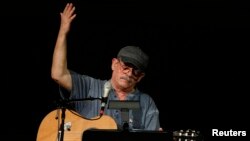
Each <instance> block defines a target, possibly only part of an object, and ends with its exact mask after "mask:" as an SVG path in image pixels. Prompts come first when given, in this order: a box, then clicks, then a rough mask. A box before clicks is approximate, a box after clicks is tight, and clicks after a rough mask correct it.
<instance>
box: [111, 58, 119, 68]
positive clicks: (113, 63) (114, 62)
mask: <svg viewBox="0 0 250 141" xmlns="http://www.w3.org/2000/svg"><path fill="white" fill-rule="evenodd" d="M117 65H118V60H117V58H113V59H112V64H111V69H112V70H114V69H115V68H116V67H117Z"/></svg>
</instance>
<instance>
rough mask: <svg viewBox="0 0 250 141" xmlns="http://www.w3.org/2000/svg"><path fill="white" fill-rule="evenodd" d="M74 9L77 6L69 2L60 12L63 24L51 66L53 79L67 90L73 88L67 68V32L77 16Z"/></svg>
mask: <svg viewBox="0 0 250 141" xmlns="http://www.w3.org/2000/svg"><path fill="white" fill-rule="evenodd" d="M74 11H75V7H74V6H73V4H72V3H68V4H67V5H66V6H65V8H64V10H63V12H61V13H60V16H61V25H60V29H59V33H58V36H57V40H56V44H55V48H54V54H53V60H52V67H51V77H52V79H53V80H55V82H57V83H58V84H59V85H61V86H62V87H64V88H65V89H67V90H71V88H72V81H71V76H70V72H69V70H68V68H67V34H68V32H69V31H70V25H71V22H72V20H73V19H74V18H75V17H76V14H74Z"/></svg>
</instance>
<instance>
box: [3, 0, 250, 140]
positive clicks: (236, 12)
mask: <svg viewBox="0 0 250 141" xmlns="http://www.w3.org/2000/svg"><path fill="white" fill-rule="evenodd" d="M66 2H68V1H66V0H51V1H49V2H47V3H46V2H44V3H43V4H42V6H41V5H39V4H33V3H31V5H32V6H28V5H27V6H26V3H25V4H24V6H20V5H23V3H21V2H20V5H19V4H13V3H8V4H6V5H5V6H6V7H9V8H8V10H7V9H6V10H3V13H4V14H2V16H1V19H2V22H1V28H2V29H1V34H2V36H1V42H2V43H3V44H2V47H1V50H2V57H1V60H2V62H3V64H4V65H2V67H1V68H2V70H4V73H3V74H2V77H3V78H4V79H2V80H4V81H2V84H3V83H4V88H2V89H3V92H2V98H1V99H2V101H1V109H2V112H1V113H2V115H3V116H1V122H2V123H3V126H4V127H2V128H1V131H2V130H3V131H4V132H1V133H0V134H2V135H4V136H7V137H8V138H10V139H9V140H13V139H14V140H16V139H22V140H35V138H36V134H37V130H38V127H39V124H40V122H41V121H42V119H43V118H44V117H45V116H46V115H47V114H48V113H49V112H50V111H52V110H54V109H55V108H56V104H55V101H57V100H59V99H60V97H59V92H58V85H57V84H55V83H54V82H53V81H52V80H51V78H50V67H51V61H52V54H53V49H54V45H55V41H56V36H57V32H58V29H59V24H60V15H59V13H60V12H61V11H62V10H63V8H64V6H65V4H66ZM71 2H74V4H75V6H76V13H77V17H76V19H75V20H74V21H73V23H72V28H71V31H70V34H69V38H68V39H69V41H68V66H69V68H70V69H72V70H74V71H76V72H79V73H82V74H88V75H91V76H94V77H96V78H100V79H109V78H110V75H111V69H110V65H111V59H112V58H113V57H115V56H116V53H117V52H118V50H119V48H121V47H123V46H126V45H138V46H141V47H142V48H143V49H144V50H145V51H146V52H147V53H148V54H149V56H150V64H149V69H148V72H147V74H146V77H145V79H143V80H142V83H141V84H140V85H139V86H138V87H139V88H140V89H141V90H142V91H144V92H146V93H148V94H149V95H151V96H152V97H153V99H154V100H155V102H156V104H157V106H158V108H159V110H160V120H161V125H162V127H163V128H164V129H165V130H166V131H174V130H180V129H196V130H199V131H201V132H202V133H204V134H205V135H206V136H207V140H208V139H211V140H216V139H218V138H216V137H211V132H212V129H216V128H218V129H221V130H230V129H232V130H247V126H246V120H247V119H249V116H247V112H248V111H249V110H248V109H247V105H249V104H248V100H247V94H248V93H249V91H248V89H247V86H248V85H247V78H246V76H247V73H246V72H247V71H246V69H247V67H248V65H249V61H248V58H249V57H248V56H249V55H248V52H247V50H248V48H249V31H250V30H249V25H250V23H249V22H248V21H249V18H250V17H249V6H248V5H246V4H245V3H243V2H240V1H224V0H220V1H209V0H206V1H195V0H188V1H174V2H169V1H167V2H164V3H163V2H159V1H132V0H128V1H125V0H122V1H114V0H103V1H95V0H94V1H90V0H86V1H71ZM18 5H19V6H18ZM5 13H6V14H5ZM6 84H7V87H5V85H6ZM2 123H1V124H2ZM220 139H221V138H220ZM222 139H223V140H224V139H225V140H226V139H228V138H222ZM241 139H242V140H244V139H245V138H237V139H236V140H241Z"/></svg>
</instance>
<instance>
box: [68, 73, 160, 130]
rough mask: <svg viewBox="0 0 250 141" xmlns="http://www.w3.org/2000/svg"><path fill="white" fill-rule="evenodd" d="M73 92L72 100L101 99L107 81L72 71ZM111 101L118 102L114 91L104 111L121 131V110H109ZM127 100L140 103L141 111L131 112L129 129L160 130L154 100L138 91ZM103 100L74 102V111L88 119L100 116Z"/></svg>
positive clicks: (122, 121)
mask: <svg viewBox="0 0 250 141" xmlns="http://www.w3.org/2000/svg"><path fill="white" fill-rule="evenodd" d="M71 76H72V84H73V85H72V90H71V95H70V97H69V98H70V99H71V100H72V99H75V100H77V99H86V98H101V97H102V96H103V89H104V84H105V82H106V81H107V80H100V79H95V78H93V77H90V76H87V75H81V74H78V73H76V72H73V71H71ZM110 100H118V98H117V97H116V95H115V91H114V90H113V89H111V90H110V92H109V95H108V100H107V104H106V107H105V110H104V114H105V115H109V116H111V117H112V118H113V119H114V120H115V121H116V124H117V126H118V128H119V129H121V128H122V127H123V124H124V120H123V119H122V115H121V110H120V109H109V108H107V105H108V103H109V101H110ZM126 100H132V101H140V109H139V110H138V109H135V110H129V123H128V125H129V129H139V130H158V129H159V128H160V122H159V111H158V109H157V107H156V105H155V103H154V101H153V99H152V98H151V97H150V96H149V95H148V94H145V93H142V92H140V91H139V90H138V89H136V90H135V91H134V92H133V93H130V94H128V96H127V97H126ZM100 108H101V100H98V99H97V100H84V101H77V102H74V109H75V110H76V112H78V113H80V114H81V115H83V116H84V117H86V118H93V117H96V116H99V114H100Z"/></svg>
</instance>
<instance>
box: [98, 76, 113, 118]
mask: <svg viewBox="0 0 250 141" xmlns="http://www.w3.org/2000/svg"><path fill="white" fill-rule="evenodd" d="M111 88H112V86H111V82H110V81H107V82H105V84H104V89H103V97H102V103H101V110H100V116H102V115H103V114H104V109H105V106H106V103H107V100H108V94H109V91H110V90H111Z"/></svg>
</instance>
